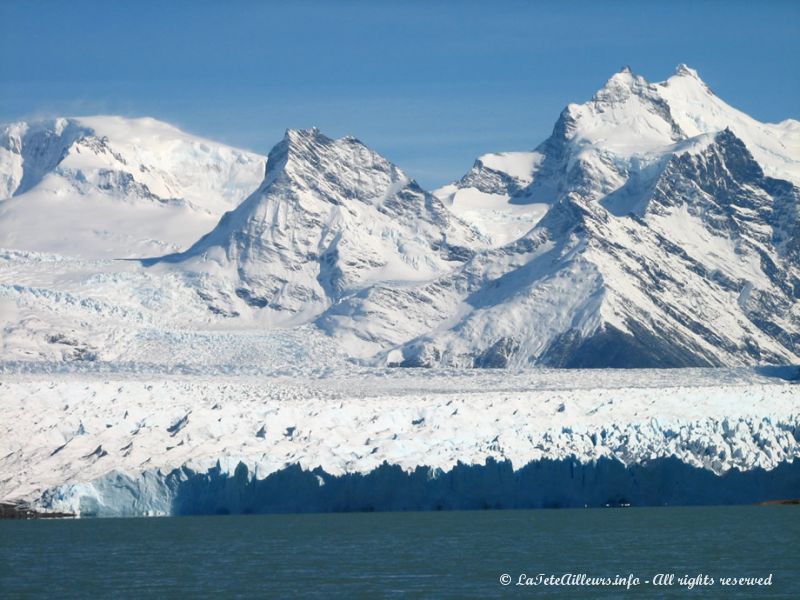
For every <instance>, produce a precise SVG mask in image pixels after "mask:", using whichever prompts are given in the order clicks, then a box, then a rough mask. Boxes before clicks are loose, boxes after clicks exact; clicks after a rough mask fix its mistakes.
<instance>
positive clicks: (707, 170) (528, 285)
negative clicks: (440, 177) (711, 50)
mask: <svg viewBox="0 0 800 600" xmlns="http://www.w3.org/2000/svg"><path fill="white" fill-rule="evenodd" d="M700 127H703V128H706V131H702V130H701V129H700ZM715 127H720V129H719V130H715V129H714V128H715ZM734 127H735V128H736V130H737V131H741V132H742V136H743V138H746V140H747V142H745V141H744V139H742V138H740V137H738V136H737V135H736V133H735V132H734V130H733V128H734ZM795 132H796V123H794V122H791V121H786V122H784V123H783V124H780V125H777V126H774V125H765V124H761V123H758V122H756V121H754V120H753V119H750V118H749V117H747V116H746V115H743V114H742V113H740V112H738V111H736V110H735V109H732V108H730V107H728V106H727V105H725V104H724V103H723V102H722V101H721V100H719V99H717V98H716V97H715V96H714V95H713V94H712V93H711V91H710V90H709V89H708V87H707V86H706V85H705V84H704V83H703V82H702V81H701V80H700V79H699V77H698V76H697V74H696V72H695V71H693V70H691V69H689V68H688V67H685V66H681V67H679V69H678V71H677V73H676V75H675V76H674V77H672V78H670V79H669V80H668V81H667V82H665V83H662V84H650V83H648V82H646V81H645V80H644V79H643V78H642V77H638V76H635V75H633V73H631V72H630V70H628V69H625V70H623V71H622V72H620V73H618V74H616V75H614V76H613V77H612V78H611V79H610V80H609V82H608V83H607V84H606V86H605V87H604V88H603V89H602V90H600V91H599V92H598V93H597V94H596V95H595V97H594V98H593V99H592V100H591V101H590V102H588V103H587V104H584V105H570V106H568V107H567V108H566V109H565V110H564V112H563V113H562V115H561V117H560V118H559V120H558V122H557V123H556V126H555V129H554V132H553V135H552V136H551V137H550V138H549V139H548V140H547V141H546V142H545V143H544V144H542V145H541V146H539V148H538V149H537V151H536V152H534V153H531V154H529V155H527V156H524V155H519V154H517V155H515V156H514V160H513V161H511V163H513V164H512V165H511V166H509V164H510V163H509V161H506V163H505V164H504V163H503V162H502V161H501V160H500V158H499V157H502V156H503V155H491V156H490V158H488V159H487V157H482V158H481V159H479V161H478V162H477V163H476V165H475V167H473V169H472V171H470V173H468V174H467V176H465V178H463V179H462V180H461V181H460V182H459V183H458V184H456V185H455V186H454V187H455V189H456V191H455V192H452V190H451V192H452V195H450V196H449V202H450V203H451V204H452V206H453V208H454V211H455V212H457V213H459V210H458V208H457V207H458V203H459V201H460V200H462V199H463V198H464V196H465V194H466V195H467V198H468V199H470V200H471V201H473V205H472V207H471V208H472V209H473V210H474V209H475V207H476V205H477V206H479V201H480V199H481V198H482V197H486V196H487V195H488V196H490V197H489V198H488V200H487V206H489V207H491V209H492V210H495V211H501V212H502V210H503V207H502V206H500V205H501V204H503V203H505V204H506V206H507V207H508V212H509V213H510V214H511V216H512V217H513V218H515V219H517V218H518V216H519V213H517V212H515V211H516V210H518V207H531V210H530V212H529V213H528V216H529V217H531V221H530V223H529V224H530V225H531V226H532V227H533V228H532V229H531V230H530V231H529V232H528V233H526V234H525V235H523V236H522V237H520V238H519V239H517V240H515V241H513V242H510V243H508V244H506V245H504V246H501V247H498V248H495V249H492V250H489V251H486V252H482V253H479V254H478V255H476V256H475V257H474V258H473V259H471V260H470V261H469V262H468V263H467V264H466V265H465V266H464V267H463V268H461V269H459V270H458V271H456V272H454V273H452V274H450V275H448V276H445V277H443V278H441V279H439V280H437V281H434V282H429V283H427V284H425V285H424V286H422V287H417V288H409V287H408V286H404V287H402V288H398V287H393V286H390V285H383V286H380V287H377V288H375V289H373V290H370V291H369V292H368V293H365V294H363V295H361V296H360V297H357V298H350V299H348V300H347V301H346V306H341V307H338V309H337V311H336V313H337V314H339V315H346V316H348V318H347V319H343V318H342V317H336V318H337V321H336V323H335V324H336V325H337V326H340V327H346V328H350V329H351V330H352V331H354V332H358V331H359V330H360V329H361V328H362V327H363V325H362V323H361V322H362V320H366V321H368V322H369V327H370V329H371V331H375V330H382V331H384V332H385V334H386V337H385V338H384V340H382V342H383V343H384V344H392V343H394V344H398V347H397V350H394V351H391V352H388V353H385V354H384V355H383V357H384V358H383V360H386V361H387V362H388V363H389V364H402V365H408V366H434V365H455V366H478V367H481V366H484V367H486V366H489V367H502V366H525V365H530V364H547V365H553V366H597V367H599V366H654V365H658V366H688V365H721V364H748V363H761V362H770V363H774V362H786V361H793V360H796V359H797V357H798V355H799V354H800V345H798V343H799V342H800V307H799V305H798V298H800V285H799V284H800V279H798V275H799V272H798V266H799V265H798V262H799V261H798V253H797V247H798V243H799V242H798V236H799V232H800V225H799V224H798V223H799V221H798V206H799V205H800V202H799V201H798V200H799V199H800V190H798V188H797V187H796V186H795V185H793V183H792V181H795V180H796V179H795V178H796V176H797V171H796V167H797V165H798V158H799V157H798V154H797V153H796V151H795V150H796V138H795V135H796V134H795ZM775 156H780V159H775V160H769V159H771V158H773V157H775ZM757 157H758V158H757ZM506 158H508V157H507V156H506ZM523 159H524V160H527V161H528V164H530V165H532V166H533V171H532V172H531V173H529V174H528V175H527V176H525V175H524V172H521V170H520V166H521V165H522V164H523V163H524V160H523ZM759 160H760V161H761V162H762V163H765V164H767V163H769V165H770V166H769V167H762V166H761V163H759ZM770 173H771V174H777V175H781V176H783V177H785V178H786V179H776V178H774V177H770V176H769V174H770ZM445 191H446V190H445ZM439 193H440V195H442V194H443V192H442V191H441V190H440V192H439ZM444 197H445V200H448V197H447V195H446V194H445V195H444ZM542 206H544V207H547V209H546V210H545V211H544V216H542V217H541V220H538V221H537V220H536V219H537V218H538V215H537V213H538V212H539V211H540V207H542ZM534 207H535V208H534ZM460 214H463V212H461V213H460ZM523 214H524V213H523ZM508 218H509V219H510V218H511V217H508ZM478 226H480V224H479V223H478ZM413 298H424V299H425V301H424V302H416V303H414V302H413ZM409 305H413V306H415V309H414V311H413V312H412V311H409V310H407V309H404V310H403V313H404V316H405V318H404V319H403V320H402V322H401V324H400V325H398V324H397V323H396V321H397V319H396V317H395V314H396V312H397V310H396V308H395V307H399V306H402V307H407V306H409ZM389 320H393V321H395V323H393V325H392V326H391V327H384V328H381V327H380V326H377V327H376V321H377V322H379V323H380V322H381V321H389ZM326 324H327V325H328V328H329V329H333V330H335V327H333V326H332V325H331V323H330V322H328V323H326ZM404 338H405V339H404ZM408 338H412V339H411V340H410V341H408ZM372 340H373V341H374V336H373V338H372Z"/></svg>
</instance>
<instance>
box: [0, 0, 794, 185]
mask: <svg viewBox="0 0 800 600" xmlns="http://www.w3.org/2000/svg"><path fill="white" fill-rule="evenodd" d="M681 62H685V63H687V64H689V65H690V66H692V67H694V68H696V69H698V70H699V71H700V75H701V76H702V77H703V78H704V79H705V80H706V82H707V83H708V84H709V85H710V86H711V87H712V89H714V90H715V91H716V92H717V94H718V95H720V96H721V97H722V98H724V99H725V100H727V101H728V102H729V103H731V104H733V105H734V106H737V107H738V108H741V109H743V110H745V111H746V112H748V113H750V114H751V115H753V116H755V117H757V118H759V119H761V120H768V121H779V120H782V119H784V118H787V117H793V118H800V2H798V1H785V2H779V1H772V2H737V1H730V0H729V1H725V2H702V1H693V2H680V1H675V0H670V1H667V0H663V1H661V2H646V1H639V2H634V1H631V2H614V1H600V0H595V1H591V2H552V3H550V2H538V3H537V2H502V1H495V2H488V1H486V2H455V1H453V2H435V1H426V2H410V1H409V2H366V1H364V2H344V1H342V2H335V1H328V2H292V3H289V2H285V3H281V4H278V3H274V4H271V3H267V2H255V1H252V2H248V1H244V0H241V1H236V0H227V1H224V2H223V1H219V2H216V1H215V2H211V1H208V2H203V1H195V2H188V1H181V0H161V1H158V2H156V1H148V0H136V1H133V0H131V1H129V2H109V1H107V0H97V1H82V0H69V1H63V2H41V1H36V0H0V121H10V120H18V119H23V118H33V117H37V116H53V115H81V114H83V115H85V114H96V113H114V114H124V115H130V116H142V115H149V116H153V117H156V118H159V119H163V120H166V121H169V122H172V123H175V124H177V125H179V126H180V127H182V128H184V129H186V130H188V131H191V132H193V133H197V134H200V135H205V136H208V137H211V138H215V139H219V140H221V141H224V142H227V143H230V144H233V145H237V146H242V147H246V148H250V149H253V150H257V151H260V152H267V151H268V150H269V149H270V147H271V146H272V145H273V144H274V143H275V142H277V141H278V140H279V139H280V138H281V136H282V135H283V130H284V129H286V128H287V127H309V126H312V125H316V126H318V127H320V128H321V129H322V130H323V131H324V132H326V133H327V134H328V135H332V136H339V135H344V134H347V133H350V134H353V135H355V136H357V137H359V138H360V139H361V140H363V141H364V142H365V143H367V144H369V145H371V146H373V147H374V148H376V149H377V150H379V151H380V152H382V153H383V154H385V155H386V156H387V157H389V158H390V159H391V160H393V161H394V162H396V163H397V164H399V165H400V166H401V167H402V168H404V169H405V170H406V171H407V172H409V173H410V174H411V175H412V176H414V177H416V178H417V179H418V180H419V181H420V182H421V183H422V184H423V185H425V186H428V187H433V186H436V185H439V184H442V183H445V182H447V181H448V180H451V179H454V178H457V177H459V176H461V175H462V174H463V173H464V172H465V171H466V170H467V169H468V168H469V167H470V165H471V164H472V161H473V160H474V158H475V157H476V156H477V155H479V154H482V153H484V152H490V151H499V150H521V149H530V148H533V147H534V146H536V145H537V144H538V143H539V142H540V141H541V140H543V139H544V138H545V137H546V136H547V135H548V134H549V132H550V130H551V128H552V126H553V123H554V122H555V120H556V118H557V117H558V114H559V112H560V111H561V109H562V108H563V107H564V106H565V105H566V104H567V103H568V102H582V101H585V100H587V99H588V98H589V97H591V95H592V93H593V92H594V91H595V90H596V89H597V88H599V87H600V86H601V85H602V84H603V82H604V81H605V80H606V79H607V78H608V77H609V76H610V75H611V74H612V73H614V72H615V71H617V70H619V68H620V67H621V66H623V65H626V64H629V65H631V67H632V68H633V70H634V71H635V72H637V73H641V74H642V75H644V76H645V77H647V78H648V79H650V80H652V81H660V80H663V79H665V78H667V77H668V76H669V75H670V74H671V73H672V71H673V70H674V68H675V66H676V65H677V64H678V63H681Z"/></svg>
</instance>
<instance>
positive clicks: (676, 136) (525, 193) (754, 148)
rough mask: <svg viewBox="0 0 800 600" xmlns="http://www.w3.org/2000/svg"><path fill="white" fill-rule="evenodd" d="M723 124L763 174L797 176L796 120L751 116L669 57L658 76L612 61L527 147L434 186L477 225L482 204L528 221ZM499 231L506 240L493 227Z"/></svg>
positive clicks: (504, 218) (611, 185) (613, 185)
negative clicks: (610, 72) (587, 92)
mask: <svg viewBox="0 0 800 600" xmlns="http://www.w3.org/2000/svg"><path fill="white" fill-rule="evenodd" d="M726 128H729V129H731V130H732V131H733V132H734V133H735V134H736V135H737V136H738V137H739V138H740V139H742V140H743V141H744V142H745V144H746V145H747V147H748V149H749V150H750V152H751V153H753V156H754V158H755V159H756V161H757V162H759V164H760V165H762V168H763V169H764V170H765V172H766V174H767V175H768V176H770V177H774V178H779V179H785V180H788V181H791V182H793V183H794V184H795V185H800V123H799V122H797V121H794V120H791V119H787V120H785V121H783V122H782V123H779V124H769V123H760V122H758V121H756V120H755V119H753V118H751V117H749V116H748V115H746V114H744V113H742V112H741V111H739V110H737V109H735V108H733V107H731V106H729V105H728V104H726V103H725V102H724V101H722V100H721V99H720V98H718V97H717V96H716V95H715V94H714V93H713V92H712V91H711V89H710V88H709V87H708V86H707V85H706V84H705V83H704V82H703V81H702V79H701V78H700V76H699V75H698V74H697V72H696V71H695V70H694V69H691V68H689V67H687V66H686V65H679V66H678V68H677V69H676V71H675V74H674V75H673V76H672V77H670V78H669V79H667V80H666V81H664V82H660V83H649V82H648V81H646V80H645V79H644V78H643V77H641V76H638V75H635V74H634V73H633V72H632V71H631V69H630V68H628V67H626V68H624V69H622V70H621V71H620V72H619V73H616V74H615V75H614V76H612V77H611V78H610V79H609V80H608V82H607V83H606V84H605V85H604V86H603V88H601V89H600V90H599V91H598V92H597V93H596V94H595V95H594V97H593V98H592V99H591V100H590V101H589V102H586V103H584V104H570V105H568V106H567V107H566V108H565V109H564V111H563V112H562V113H561V115H560V116H559V119H558V121H557V122H556V124H555V127H554V129H553V133H552V135H551V136H550V137H549V138H548V139H547V140H545V141H544V142H543V143H542V144H540V145H539V146H538V147H537V148H536V149H535V150H534V151H531V152H514V153H508V152H506V153H496V154H487V155H484V156H481V157H479V158H478V159H477V160H476V162H475V165H474V166H473V167H472V169H471V170H470V171H469V172H468V173H467V174H466V175H465V176H464V177H462V178H461V179H460V180H459V181H457V182H454V183H452V184H450V185H447V186H444V187H442V188H440V189H438V190H436V191H435V192H434V193H435V194H436V195H437V196H439V197H440V198H442V199H443V200H444V201H445V202H446V203H448V205H450V206H452V209H453V211H454V212H455V213H456V214H460V215H464V216H465V218H467V220H469V221H470V222H472V223H473V224H475V225H476V226H478V227H479V228H481V227H482V226H483V227H487V222H486V221H487V219H486V217H487V214H486V213H487V212H490V213H494V214H493V215H492V214H490V215H489V216H490V217H491V216H494V217H495V219H494V221H495V222H498V221H499V222H502V226H503V227H508V226H509V224H511V225H512V226H514V225H517V227H516V230H519V229H521V228H522V227H523V226H522V225H518V224H517V221H518V219H519V216H520V215H523V216H524V218H525V219H526V220H527V223H529V224H530V226H533V225H534V224H535V223H536V221H538V220H539V219H540V218H542V217H543V216H544V213H545V212H546V208H547V207H549V206H551V205H552V204H553V203H554V202H556V201H557V200H558V198H559V197H561V196H563V195H565V194H568V193H570V192H573V191H574V192H578V193H581V194H582V195H584V196H585V195H592V196H594V197H595V198H601V197H603V196H605V195H607V194H609V193H611V192H613V191H614V190H615V189H617V188H618V187H620V186H621V185H623V184H624V183H625V182H626V181H627V180H628V178H629V177H630V176H636V175H637V174H638V173H640V172H642V171H644V170H645V169H646V168H647V166H648V165H650V164H652V163H653V162H658V161H659V160H660V157H661V156H663V155H664V154H665V153H668V152H669V149H670V147H671V146H672V145H674V144H675V143H676V142H679V141H681V140H686V139H689V138H692V137H696V136H698V135H701V134H705V133H715V132H718V131H722V130H723V129H726ZM481 209H483V211H481ZM481 212H482V213H483V214H477V215H476V214H475V213H481ZM498 213H499V214H498ZM470 217H477V218H474V219H471V218H470ZM492 221H493V220H492V219H491V218H489V219H488V228H489V230H490V233H491V231H492V230H493V229H494V228H493V227H491V226H492V225H493V224H494V223H493V222H492ZM526 231H527V230H526ZM524 232H525V231H519V233H520V235H521V234H522V233H524ZM499 241H501V242H507V241H509V240H507V239H505V238H503V237H502V235H501V236H500V237H499Z"/></svg>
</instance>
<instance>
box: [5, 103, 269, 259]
mask: <svg viewBox="0 0 800 600" xmlns="http://www.w3.org/2000/svg"><path fill="white" fill-rule="evenodd" d="M264 169H265V158H264V157H263V156H259V155H257V154H253V153H250V152H245V151H243V150H237V149H235V148H231V147H228V146H225V145H222V144H219V143H216V142H212V141H209V140H205V139H202V138H199V137H195V136H192V135H189V134H186V133H184V132H182V131H180V130H179V129H177V128H175V127H173V126H171V125H168V124H166V123H162V122H159V121H156V120H154V119H148V118H143V119H125V118H122V117H108V116H100V117H81V118H57V119H51V120H45V121H37V122H33V123H25V122H20V123H12V124H7V125H3V126H0V246H2V247H7V248H15V249H24V250H35V251H46V252H57V253H61V254H67V255H78V256H84V257H100V256H118V257H130V256H142V255H144V256H147V255H151V254H154V253H165V252H169V251H174V250H178V249H183V248H185V247H186V246H187V245H188V244H190V243H191V242H193V241H195V240H196V239H197V238H198V237H199V236H200V235H202V234H203V233H204V232H205V231H207V230H208V229H209V227H211V226H212V225H213V223H214V222H215V221H216V220H217V219H219V217H220V215H221V214H222V213H223V212H225V211H226V210H229V209H230V208H233V207H235V206H236V205H237V204H238V203H239V202H241V200H242V199H243V198H245V197H246V196H247V195H248V194H249V193H250V192H252V191H253V190H254V189H255V188H256V187H257V186H258V184H259V182H260V181H261V179H262V178H263V176H264ZM43 215H46V216H47V218H46V219H45V218H43Z"/></svg>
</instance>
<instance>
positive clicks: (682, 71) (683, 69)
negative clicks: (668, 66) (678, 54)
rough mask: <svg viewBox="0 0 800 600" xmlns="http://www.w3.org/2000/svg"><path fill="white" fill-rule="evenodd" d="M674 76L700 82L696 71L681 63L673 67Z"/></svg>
mask: <svg viewBox="0 0 800 600" xmlns="http://www.w3.org/2000/svg"><path fill="white" fill-rule="evenodd" d="M675 75H676V76H678V77H693V78H695V79H697V80H698V81H702V80H701V79H700V75H698V73H697V71H696V70H695V69H692V68H691V67H689V66H688V65H686V64H684V63H681V64H679V65H678V66H677V67H675Z"/></svg>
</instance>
